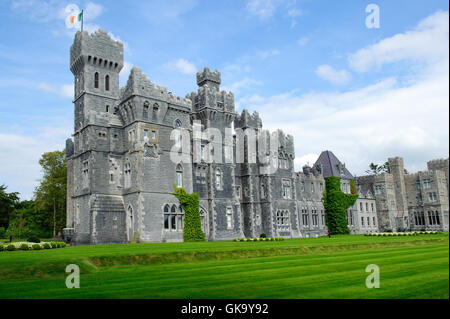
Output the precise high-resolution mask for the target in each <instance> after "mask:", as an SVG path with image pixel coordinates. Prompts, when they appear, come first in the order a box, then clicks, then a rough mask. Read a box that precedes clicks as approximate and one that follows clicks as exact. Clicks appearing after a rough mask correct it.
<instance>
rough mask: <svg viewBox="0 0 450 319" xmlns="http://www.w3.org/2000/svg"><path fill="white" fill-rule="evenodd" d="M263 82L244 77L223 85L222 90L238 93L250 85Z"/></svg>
mask: <svg viewBox="0 0 450 319" xmlns="http://www.w3.org/2000/svg"><path fill="white" fill-rule="evenodd" d="M260 84H261V82H260V81H257V80H255V79H251V78H247V77H246V78H243V79H242V80H240V81H237V82H234V83H232V84H231V85H223V86H222V90H224V91H228V92H233V93H234V94H238V93H240V92H241V91H242V89H246V88H248V87H250V86H254V85H260Z"/></svg>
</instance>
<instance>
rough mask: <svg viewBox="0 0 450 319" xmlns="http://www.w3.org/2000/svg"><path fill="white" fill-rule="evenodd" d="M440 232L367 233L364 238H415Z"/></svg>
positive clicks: (439, 232)
mask: <svg viewBox="0 0 450 319" xmlns="http://www.w3.org/2000/svg"><path fill="white" fill-rule="evenodd" d="M441 233H442V232H441V231H412V232H402V233H391V232H389V233H367V234H364V236H372V237H376V236H384V237H393V236H394V237H395V236H417V235H435V234H441Z"/></svg>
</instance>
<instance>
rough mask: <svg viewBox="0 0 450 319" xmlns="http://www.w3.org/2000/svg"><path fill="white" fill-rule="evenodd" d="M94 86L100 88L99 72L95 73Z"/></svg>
mask: <svg viewBox="0 0 450 319" xmlns="http://www.w3.org/2000/svg"><path fill="white" fill-rule="evenodd" d="M94 87H95V88H96V89H98V72H95V74H94Z"/></svg>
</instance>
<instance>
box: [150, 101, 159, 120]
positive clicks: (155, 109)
mask: <svg viewBox="0 0 450 319" xmlns="http://www.w3.org/2000/svg"><path fill="white" fill-rule="evenodd" d="M158 111H159V105H158V103H155V104H153V112H152V120H153V121H156V120H157V119H158Z"/></svg>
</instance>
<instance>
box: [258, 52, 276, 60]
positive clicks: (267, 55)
mask: <svg viewBox="0 0 450 319" xmlns="http://www.w3.org/2000/svg"><path fill="white" fill-rule="evenodd" d="M279 54H280V51H279V50H277V49H273V50H266V51H258V52H257V55H258V56H259V57H260V58H261V60H265V59H267V58H270V57H273V56H275V55H279Z"/></svg>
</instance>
